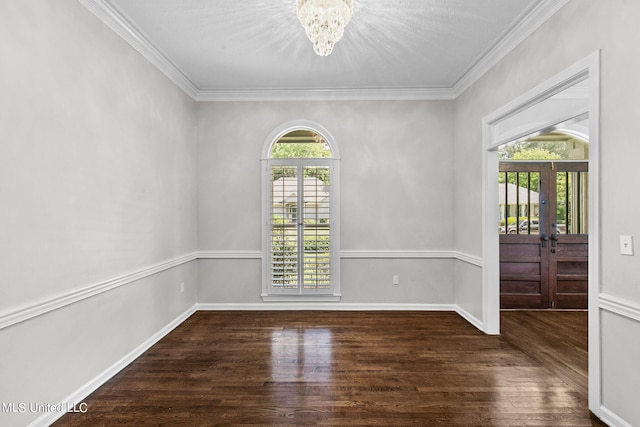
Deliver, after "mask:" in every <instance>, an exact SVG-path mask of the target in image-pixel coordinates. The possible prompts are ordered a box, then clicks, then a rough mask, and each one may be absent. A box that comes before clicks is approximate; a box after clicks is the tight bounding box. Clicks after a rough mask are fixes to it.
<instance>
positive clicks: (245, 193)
mask: <svg viewBox="0 0 640 427" xmlns="http://www.w3.org/2000/svg"><path fill="white" fill-rule="evenodd" d="M452 113H453V110H452V102H449V101H431V102H429V101H405V102H401V101H396V102H390V101H386V102H374V101H367V102H364V101H363V102H356V101H353V102H224V103H205V104H200V105H199V106H198V141H199V142H198V143H199V151H198V162H199V163H198V174H199V177H198V187H199V195H200V199H199V207H198V219H199V232H200V233H199V249H200V251H205V252H216V253H221V254H222V255H224V253H228V252H233V251H237V252H250V253H254V254H255V253H259V251H260V249H261V224H260V220H261V205H260V204H261V194H260V190H261V184H260V179H261V175H260V162H259V159H260V155H261V151H262V147H263V145H264V143H265V140H266V138H267V137H268V136H269V134H270V133H271V132H272V131H273V130H274V129H276V128H277V127H279V126H280V125H281V124H283V123H285V122H289V121H292V120H300V119H304V120H310V121H313V122H315V123H318V124H320V125H321V126H323V127H325V128H326V129H328V130H329V132H331V134H332V135H333V136H334V138H335V139H336V143H337V145H338V147H339V150H340V156H341V161H340V162H341V164H340V168H341V177H340V180H341V188H340V194H341V246H342V250H343V252H345V253H346V252H351V253H352V254H353V252H358V253H359V254H358V255H359V256H363V257H353V256H351V257H345V258H343V259H342V281H341V282H342V293H343V299H342V302H345V303H371V302H377V303H405V304H406V303H416V304H452V303H453V292H454V289H453V280H452V279H453V270H452V268H451V262H452V261H451V260H450V259H439V258H437V259H433V258H431V257H430V256H429V254H427V255H426V256H424V257H422V258H418V259H403V258H400V259H397V258H390V257H389V256H383V257H382V258H375V259H372V258H369V256H370V255H371V253H372V252H379V251H382V252H391V253H392V254H391V255H392V256H394V255H397V254H398V253H405V254H406V253H407V252H411V251H434V252H438V251H451V250H452V248H453V227H454V224H453V223H452V222H451V208H452V203H453V195H452V193H451V191H450V190H451V188H452V176H453V175H452V174H453V171H452V170H451V167H450V165H451V164H452V160H453V159H452V154H453V147H452ZM363 252H364V255H363V254H362V253H363ZM387 255H389V254H387ZM199 269H200V270H199V271H200V289H199V298H200V302H201V303H226V304H233V303H235V304H248V303H260V301H261V299H260V293H261V276H260V274H261V270H260V260H259V259H255V257H254V259H234V260H227V259H219V258H218V259H204V260H200V261H199ZM394 274H398V275H400V281H401V283H400V285H399V286H393V285H392V275H394Z"/></svg>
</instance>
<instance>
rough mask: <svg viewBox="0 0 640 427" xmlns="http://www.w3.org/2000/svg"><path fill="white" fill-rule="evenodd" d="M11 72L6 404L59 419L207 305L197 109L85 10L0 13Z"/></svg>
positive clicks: (6, 84)
mask: <svg viewBox="0 0 640 427" xmlns="http://www.w3.org/2000/svg"><path fill="white" fill-rule="evenodd" d="M0 58H2V60H1V62H2V67H1V71H0V92H1V94H2V95H1V96H0V201H1V202H0V203H2V207H1V208H0V224H2V231H1V232H0V233H1V237H0V272H2V278H1V279H0V320H1V321H2V325H3V327H2V328H1V329H0V348H1V349H2V356H0V357H1V363H0V378H1V380H0V401H1V402H15V403H19V402H38V403H42V404H56V403H58V402H60V401H61V400H62V399H64V398H66V397H67V396H68V395H69V394H70V393H72V392H75V391H76V390H78V389H79V388H81V387H82V386H83V385H85V384H86V383H87V382H89V381H91V380H93V379H94V378H95V377H96V376H97V375H99V374H100V373H101V372H102V371H103V370H105V369H106V368H107V367H109V366H111V365H112V364H113V363H115V362H116V361H118V360H119V359H121V358H122V357H123V356H125V355H126V354H127V353H129V352H130V351H132V350H133V349H135V348H136V347H138V346H140V345H141V344H142V343H144V342H145V341H146V340H147V339H149V338H150V337H151V336H152V335H153V334H155V333H156V332H158V331H159V330H160V329H162V328H163V327H164V326H166V325H167V324H168V323H169V322H171V321H172V320H174V319H176V318H177V317H178V316H179V315H181V314H182V313H184V312H185V310H187V309H189V308H190V307H192V306H193V305H194V304H195V301H196V281H197V270H196V262H195V261H191V262H188V261H189V258H188V257H187V258H184V259H183V258H180V257H183V256H184V255H186V254H190V253H194V252H195V250H196V242H197V236H196V225H197V224H196V182H195V172H194V170H195V167H196V161H195V156H196V145H195V102H193V101H192V100H191V99H190V98H189V97H187V96H186V95H185V94H184V93H182V91H180V90H179V89H177V88H176V87H175V85H173V84H172V83H171V82H170V81H169V80H168V79H167V78H166V77H165V76H164V75H162V74H161V73H160V72H159V71H158V70H157V69H155V68H154V67H153V66H152V65H151V64H149V63H148V62H147V61H146V60H145V59H143V58H142V57H141V56H140V55H139V54H138V53H137V52H135V51H134V50H133V49H131V48H130V47H129V46H128V45H127V44H126V43H125V42H123V41H122V40H121V39H120V38H119V37H118V36H117V35H116V34H114V33H113V32H112V31H111V30H109V29H108V28H106V27H105V26H104V25H103V24H102V23H101V22H100V21H99V20H98V19H97V18H96V17H95V16H94V15H93V14H91V12H89V11H88V10H87V9H86V8H84V7H83V6H82V5H81V4H80V3H79V2H78V1H76V0H60V1H55V2H50V1H41V0H20V1H3V2H0ZM175 259H180V260H181V261H179V262H177V265H175V266H173V265H171V264H170V263H169V264H167V263H166V261H171V260H175ZM150 266H154V267H155V269H152V270H145V269H146V268H147V267H150ZM154 272H155V273H156V274H151V273H154ZM138 273H140V274H138ZM118 278H119V280H115V279H118ZM180 282H184V283H185V292H184V293H180V292H179V290H178V286H179V283H180ZM101 284H102V285H109V286H119V287H117V288H116V289H113V290H110V291H108V292H102V293H100V290H101V288H100V287H99V286H98V285H101ZM109 286H107V287H109ZM81 291H83V292H84V291H86V293H87V295H93V294H96V295H95V296H92V297H91V298H84V296H86V295H85V294H83V292H81ZM69 298H70V299H71V300H73V301H76V300H77V302H75V303H74V304H71V305H66V306H65V304H66V302H67V301H69ZM60 306H63V307H62V308H58V309H55V310H53V311H48V310H49V308H52V307H53V308H56V307H60ZM38 313H43V314H40V315H37V316H35V317H34V315H35V314H38ZM40 415H43V414H41V413H30V412H29V411H27V412H26V413H24V414H19V413H18V414H11V413H6V412H4V411H0V424H2V425H3V426H7V425H24V424H26V423H28V422H29V421H31V420H33V419H35V418H37V417H39V416H40Z"/></svg>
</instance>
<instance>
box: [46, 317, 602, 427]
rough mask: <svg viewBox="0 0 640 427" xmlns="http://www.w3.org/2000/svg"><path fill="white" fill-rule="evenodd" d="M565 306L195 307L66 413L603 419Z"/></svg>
mask: <svg viewBox="0 0 640 427" xmlns="http://www.w3.org/2000/svg"><path fill="white" fill-rule="evenodd" d="M562 313H564V312H562ZM567 313H570V315H568V316H565V317H563V318H561V317H559V316H558V317H555V318H552V317H546V316H545V315H543V314H542V313H540V314H536V312H504V313H503V314H502V322H503V325H504V326H503V334H502V335H501V336H487V335H484V334H483V333H481V332H480V331H478V330H477V329H475V328H474V327H473V326H471V325H470V324H468V323H467V322H466V321H464V320H463V319H462V318H461V317H460V316H458V315H457V314H455V313H449V312H327V311H317V312H315V311H303V312H296V311H287V312H284V311H283V312H196V313H195V314H194V315H192V316H191V317H190V318H189V319H187V320H186V321H185V322H184V323H183V324H182V325H180V326H179V327H178V328H176V329H175V330H174V331H173V332H171V333H170V334H168V335H167V336H166V337H165V338H163V339H162V340H161V341H160V342H158V343H157V344H156V345H155V346H153V347H152V348H151V349H149V350H148V351H147V352H146V353H145V354H143V355H142V356H141V357H139V358H138V359H137V360H135V361H134V362H133V363H132V364H131V365H129V366H128V367H127V368H125V369H124V370H122V371H121V372H120V373H119V374H118V375H116V376H115V377H114V378H112V379H111V380H110V381H108V382H107V383H106V384H104V385H103V386H102V387H101V388H99V389H98V390H96V391H95V392H94V393H93V394H92V395H91V396H89V397H88V398H87V399H85V400H84V402H85V403H86V405H87V409H88V411H87V412H86V413H84V414H83V413H69V414H66V415H65V416H64V417H62V418H61V419H60V420H58V422H57V423H56V424H55V425H56V426H84V425H108V426H120V425H121V426H127V425H137V426H139V425H171V426H176V425H185V426H186V425H188V426H199V425H202V426H215V425H242V426H265V425H269V426H272V425H333V426H345V425H349V426H361V425H369V426H371V425H375V426H378V425H406V426H411V425H416V426H425V425H448V426H462V425H465V426H467V425H477V426H484V425H487V426H515V425H527V426H593V425H604V424H602V423H600V422H599V420H597V419H595V418H594V417H593V416H591V414H590V412H589V411H588V409H587V389H586V372H587V367H586V366H587V365H586V363H587V360H586V357H587V355H586V329H584V327H583V326H584V322H586V313H577V314H575V313H572V312H567ZM565 329H566V330H565ZM579 334H584V337H582V338H580V337H578V335H579ZM561 372H562V373H561Z"/></svg>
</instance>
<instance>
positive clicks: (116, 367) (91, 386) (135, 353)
mask: <svg viewBox="0 0 640 427" xmlns="http://www.w3.org/2000/svg"><path fill="white" fill-rule="evenodd" d="M195 311H196V310H195V306H194V307H191V308H190V309H188V310H187V311H185V312H184V313H182V314H181V315H179V316H178V317H176V318H175V319H173V320H172V321H171V322H169V324H168V325H166V326H165V327H164V328H162V329H161V330H159V331H158V332H156V333H155V334H153V335H152V336H151V337H150V338H149V339H147V340H146V341H144V342H143V343H142V344H140V345H139V346H138V347H136V348H135V349H133V350H132V351H131V352H130V353H129V354H127V355H125V356H124V357H123V358H122V359H120V360H118V361H117V362H116V363H114V364H113V365H111V366H110V367H109V368H107V369H106V370H105V371H104V372H102V373H101V374H100V375H98V376H97V377H95V378H94V379H92V380H91V381H89V382H88V383H86V384H85V385H84V386H82V387H80V389H78V390H76V391H75V392H73V393H71V394H70V395H69V396H67V398H66V399H64V400H63V401H62V402H60V405H59V407H62V408H77V407H78V405H79V404H81V402H82V400H83V399H85V398H86V397H87V396H89V395H90V394H91V393H93V392H94V391H96V390H97V389H98V388H99V387H100V386H102V385H103V384H105V383H106V382H107V381H109V380H110V379H111V378H113V377H114V376H115V375H116V374H117V373H118V372H120V371H121V370H122V369H124V368H126V367H127V365H129V364H130V363H131V362H133V361H134V360H136V359H137V358H138V357H140V356H141V355H142V354H143V353H144V352H145V351H147V350H148V349H150V348H151V347H152V346H153V345H154V344H155V343H157V342H158V341H160V340H161V339H162V338H164V337H165V336H166V335H167V334H168V333H169V332H171V331H172V330H174V329H175V328H176V327H178V326H180V324H182V322H184V321H185V320H187V318H189V316H191V315H192V314H193V313H194V312H195ZM64 414H65V412H63V411H60V412H48V413H45V414H43V415H42V416H40V417H38V418H37V419H36V420H35V421H33V422H32V423H30V424H29V426H30V427H40V426H49V425H51V424H53V423H54V422H55V421H56V420H57V419H58V418H60V417H62V416H63V415H64Z"/></svg>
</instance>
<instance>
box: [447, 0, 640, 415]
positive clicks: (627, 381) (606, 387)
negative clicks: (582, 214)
mask: <svg viewBox="0 0 640 427" xmlns="http://www.w3.org/2000/svg"><path fill="white" fill-rule="evenodd" d="M638 16H640V2H637V1H633V0H611V1H606V2H603V1H599V0H574V1H572V2H570V3H569V4H567V6H565V7H564V8H563V9H562V10H561V11H560V12H559V13H557V14H556V15H554V16H553V17H552V18H551V19H550V20H549V21H547V22H546V23H545V24H544V25H543V26H542V27H540V28H539V29H538V30H537V31H536V32H535V33H534V34H533V35H532V36H530V37H529V38H528V39H527V40H525V41H524V42H523V43H522V44H521V45H520V46H519V47H518V48H516V49H515V50H514V51H512V52H511V53H510V54H509V55H508V56H507V57H505V59H504V60H502V61H501V62H500V63H499V64H498V65H496V66H495V67H494V68H493V69H492V70H491V71H490V72H488V73H487V74H486V75H485V76H484V77H483V78H482V79H480V80H479V81H478V82H477V83H476V84H475V85H474V86H473V87H471V88H470V89H469V90H467V91H466V92H465V93H464V94H463V95H462V96H460V97H459V98H458V99H457V100H456V104H455V120H454V129H455V155H454V157H455V161H456V163H455V166H456V170H457V171H458V172H459V173H458V174H456V176H455V177H456V181H455V183H454V188H455V191H454V193H455V196H456V197H455V202H454V203H455V210H454V211H455V213H456V221H455V222H456V229H455V232H456V244H455V247H456V249H457V250H459V251H462V252H466V253H469V254H474V255H477V256H480V255H481V251H482V233H481V229H482V227H481V216H480V215H477V216H474V217H472V218H469V216H467V215H465V214H464V212H468V211H474V210H475V211H477V210H478V209H480V208H481V206H482V201H483V199H482V197H483V196H482V192H481V189H482V186H481V183H482V161H481V159H482V158H483V152H482V135H481V126H480V122H481V120H482V118H483V117H485V116H486V115H488V114H490V113H492V112H493V111H495V110H497V109H498V108H500V107H502V106H503V105H505V104H507V103H508V102H510V101H511V100H513V99H515V98H517V97H518V96H520V95H521V94H523V93H525V92H527V91H528V90H530V89H531V88H533V87H535V86H536V85H538V84H540V83H542V82H544V81H545V80H547V79H548V78H550V77H552V76H554V75H555V74H557V73H559V72H560V71H562V70H564V69H566V68H567V67H569V66H570V65H572V64H574V63H575V62H577V61H579V60H581V59H582V58H585V57H586V56H588V55H589V54H591V53H592V52H594V51H596V50H597V49H601V74H602V76H601V123H600V129H601V134H600V144H601V153H600V154H601V164H600V167H601V186H600V195H601V206H600V210H601V219H602V224H601V230H602V236H601V241H602V247H601V248H600V253H601V256H602V265H601V271H602V282H601V283H602V292H603V294H602V295H601V297H600V298H601V299H604V298H606V295H611V296H614V297H616V298H619V299H620V300H621V301H622V304H619V307H618V308H621V307H624V308H625V309H626V310H627V313H626V314H623V315H621V314H613V312H612V310H616V311H618V312H620V311H624V310H619V309H618V308H616V307H615V304H613V305H612V304H609V305H607V306H606V307H607V308H606V309H605V310H603V314H602V318H603V320H604V321H603V322H602V325H601V326H602V356H603V357H602V386H603V388H602V403H603V405H604V406H603V407H604V410H603V413H604V414H605V415H611V414H613V415H614V418H616V420H618V421H619V420H622V421H623V422H627V423H629V424H630V425H640V409H639V408H638V406H637V402H636V403H633V402H632V400H633V397H632V396H636V395H637V390H638V389H640V370H638V368H637V362H632V361H637V360H640V353H639V352H638V346H637V345H631V344H630V343H629V341H633V340H634V339H635V340H636V341H637V337H640V323H639V322H638V321H637V320H634V318H635V319H638V318H640V281H639V279H638V278H639V277H640V263H639V262H638V258H637V256H638V255H640V254H638V253H637V250H638V249H639V247H638V246H637V243H636V253H637V255H636V256H634V257H624V256H621V255H620V254H619V252H618V248H619V244H618V236H619V235H622V234H630V235H634V236H639V234H640V224H638V221H637V214H636V213H637V212H638V210H639V209H640V200H638V199H637V198H634V197H632V194H635V193H637V191H636V190H635V187H634V182H635V181H636V178H635V175H636V172H635V170H634V168H635V169H637V159H638V155H640V149H639V148H638V147H639V146H638V144H637V143H636V139H637V135H639V134H640V122H639V121H638V120H637V118H638V117H639V116H640V115H639V113H640V107H639V106H638V103H637V100H638V99H640V84H639V82H638V76H640V55H638V53H637V52H638V50H637V46H638V45H639V43H640V33H639V32H638V30H637V23H635V20H636V18H637V17H638ZM464 219H466V221H463V220H464ZM481 279H482V277H481V269H479V268H478V271H477V272H476V274H475V275H470V274H468V272H465V274H463V275H462V274H461V275H458V276H457V277H456V292H457V295H459V298H457V302H458V303H459V304H460V305H461V306H462V307H463V308H464V309H466V310H467V311H470V312H473V313H477V312H481V311H482V306H481V304H482V292H481V283H482V280H481ZM470 295H474V297H473V298H469V296H470ZM612 306H613V308H611V307H612ZM621 349H625V351H620V350H621Z"/></svg>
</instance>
